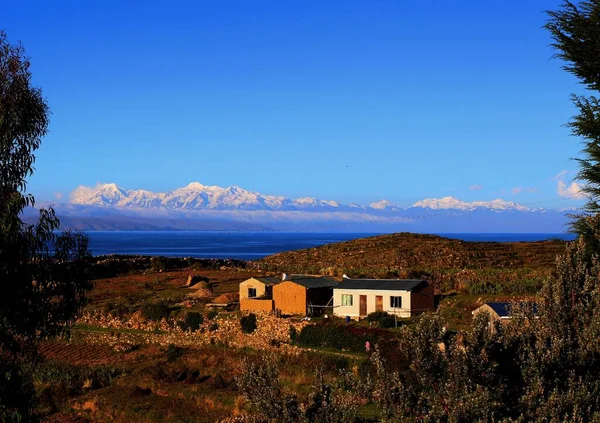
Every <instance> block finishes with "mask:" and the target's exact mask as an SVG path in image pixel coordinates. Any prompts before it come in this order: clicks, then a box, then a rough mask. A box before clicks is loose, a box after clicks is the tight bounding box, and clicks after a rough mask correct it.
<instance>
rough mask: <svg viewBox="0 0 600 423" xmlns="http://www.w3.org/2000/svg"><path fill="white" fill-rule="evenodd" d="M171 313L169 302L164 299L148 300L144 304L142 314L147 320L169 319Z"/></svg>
mask: <svg viewBox="0 0 600 423" xmlns="http://www.w3.org/2000/svg"><path fill="white" fill-rule="evenodd" d="M170 313H171V309H170V308H169V304H168V303H167V302H166V301H164V300H161V301H157V302H146V303H144V304H143V305H142V316H143V317H144V319H147V320H153V321H160V320H162V319H167V318H168V317H169V314H170Z"/></svg>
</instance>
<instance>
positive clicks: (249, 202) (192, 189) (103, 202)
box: [71, 182, 340, 210]
mask: <svg viewBox="0 0 600 423" xmlns="http://www.w3.org/2000/svg"><path fill="white" fill-rule="evenodd" d="M71 203H72V204H79V205H93V206H115V207H126V208H138V209H140V208H141V209H144V208H165V209H172V210H304V209H311V210H321V209H324V208H326V209H332V208H338V207H340V204H339V203H337V202H335V201H326V200H317V199H315V198H298V199H295V200H290V199H288V198H286V197H282V196H275V195H263V194H260V193H258V192H252V191H248V190H246V189H244V188H241V187H238V186H230V187H227V188H222V187H219V186H208V185H203V184H201V183H199V182H192V183H190V184H188V185H186V186H185V187H182V188H177V189H175V190H173V191H169V192H164V193H155V192H152V191H147V190H125V189H123V188H120V187H119V186H117V185H116V184H114V183H111V184H101V185H97V186H96V187H85V186H80V187H78V188H77V189H75V190H74V191H73V193H72V194H71Z"/></svg>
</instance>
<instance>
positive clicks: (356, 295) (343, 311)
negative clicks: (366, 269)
mask: <svg viewBox="0 0 600 423" xmlns="http://www.w3.org/2000/svg"><path fill="white" fill-rule="evenodd" d="M343 294H350V295H352V305H351V306H342V295H343ZM361 295H366V296H367V314H369V313H373V312H374V311H375V310H376V308H375V301H376V299H375V297H377V296H378V295H381V296H382V297H383V311H387V312H388V313H390V314H396V315H397V316H399V317H410V308H411V302H410V300H411V299H410V291H391V290H374V289H339V288H335V289H334V290H333V306H334V308H333V314H334V315H336V316H340V317H346V316H350V317H352V318H358V317H359V315H360V296H361ZM390 297H402V309H396V310H394V309H393V308H391V307H390Z"/></svg>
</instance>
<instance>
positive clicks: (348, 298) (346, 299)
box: [342, 294, 352, 306]
mask: <svg viewBox="0 0 600 423" xmlns="http://www.w3.org/2000/svg"><path fill="white" fill-rule="evenodd" d="M342 305H343V306H351V305H352V295H351V294H342Z"/></svg>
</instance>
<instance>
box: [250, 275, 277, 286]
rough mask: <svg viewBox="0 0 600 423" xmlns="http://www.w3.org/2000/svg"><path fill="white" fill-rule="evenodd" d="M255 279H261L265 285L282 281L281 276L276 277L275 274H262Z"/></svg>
mask: <svg viewBox="0 0 600 423" xmlns="http://www.w3.org/2000/svg"><path fill="white" fill-rule="evenodd" d="M253 279H256V280H257V281H261V282H262V283H264V284H265V285H276V284H278V283H279V282H281V279H280V278H275V277H273V276H260V277H255V278H253Z"/></svg>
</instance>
